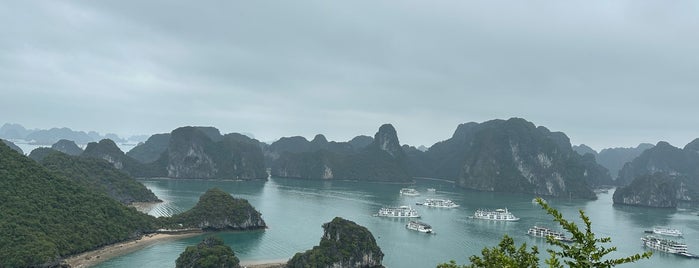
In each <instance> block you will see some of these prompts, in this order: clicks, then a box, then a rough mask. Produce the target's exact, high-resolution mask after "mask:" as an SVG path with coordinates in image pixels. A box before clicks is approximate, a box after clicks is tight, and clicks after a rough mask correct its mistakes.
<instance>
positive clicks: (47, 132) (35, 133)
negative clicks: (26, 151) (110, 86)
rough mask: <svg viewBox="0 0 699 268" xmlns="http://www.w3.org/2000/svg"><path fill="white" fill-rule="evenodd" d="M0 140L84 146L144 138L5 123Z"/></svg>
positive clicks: (141, 137)
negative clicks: (67, 141) (101, 141)
mask: <svg viewBox="0 0 699 268" xmlns="http://www.w3.org/2000/svg"><path fill="white" fill-rule="evenodd" d="M0 138H2V139H8V140H26V141H29V142H31V143H32V144H38V145H51V144H54V143H56V142H58V141H59V140H62V139H64V140H70V141H73V142H75V143H78V144H86V143H88V142H95V141H99V140H102V139H110V140H112V141H115V142H118V143H124V142H127V140H130V141H133V142H141V141H143V140H144V138H146V137H144V136H141V135H139V136H132V137H130V138H129V139H125V138H121V137H119V136H117V135H116V134H112V133H108V134H105V135H100V134H99V133H97V132H95V131H89V132H85V131H75V130H72V129H70V128H66V127H64V128H51V129H26V128H24V126H22V125H20V124H9V123H6V124H4V125H2V127H0Z"/></svg>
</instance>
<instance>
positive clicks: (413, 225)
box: [405, 221, 432, 234]
mask: <svg viewBox="0 0 699 268" xmlns="http://www.w3.org/2000/svg"><path fill="white" fill-rule="evenodd" d="M405 228H408V229H410V230H415V231H418V232H421V233H428V234H429V233H432V226H430V225H429V224H427V223H424V222H419V221H409V222H408V224H406V225H405Z"/></svg>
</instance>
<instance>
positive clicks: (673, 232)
mask: <svg viewBox="0 0 699 268" xmlns="http://www.w3.org/2000/svg"><path fill="white" fill-rule="evenodd" d="M645 232H646V233H648V234H659V235H667V236H682V232H681V231H680V230H677V229H671V228H665V227H653V230H650V231H645Z"/></svg>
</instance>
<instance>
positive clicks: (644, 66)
mask: <svg viewBox="0 0 699 268" xmlns="http://www.w3.org/2000/svg"><path fill="white" fill-rule="evenodd" d="M697 14H699V2H696V1H671V2H668V1H630V0H629V1H565V2H560V1H525V2H522V1H508V2H502V1H438V2H435V1H368V0H362V1H346V2H338V1H332V2H330V1H306V0H304V1H274V2H272V1H246V2H243V1H212V2H208V3H206V4H202V3H198V2H173V1H147V2H129V3H125V2H123V1H87V0H84V1H70V2H68V1H4V2H2V3H0V31H1V32H2V33H3V34H2V35H0V81H2V83H0V93H1V94H2V98H0V124H2V123H19V124H22V125H24V126H25V127H27V128H51V127H69V128H72V129H73V130H84V131H88V130H95V131H98V132H100V133H103V134H104V133H110V132H112V133H117V134H119V135H122V136H128V135H135V134H154V133H163V132H169V131H171V130H172V129H174V128H177V127H179V126H185V125H204V126H214V127H217V128H219V129H220V130H221V131H222V132H224V133H229V132H246V133H252V134H254V135H255V138H257V139H259V140H261V141H273V140H276V139H278V138H280V137H283V136H295V135H301V136H304V137H306V138H309V139H311V138H312V137H313V136H314V135H315V134H318V133H321V134H324V135H325V136H326V137H327V138H328V139H329V140H338V141H344V140H349V139H351V138H352V137H354V136H357V135H373V134H374V133H375V132H376V130H377V129H378V127H379V126H380V125H381V124H383V123H391V124H393V125H394V126H395V127H396V130H397V131H398V136H399V138H400V141H401V143H403V144H410V145H415V146H418V145H425V146H430V145H432V144H434V143H435V142H438V141H441V140H444V139H447V138H449V137H450V136H451V134H452V133H453V131H454V130H455V129H456V127H457V125H458V124H460V123H466V122H472V121H473V122H483V121H487V120H491V119H496V118H500V119H507V118H510V117H521V118H525V119H527V120H529V121H531V122H533V123H534V124H536V125H542V126H545V127H547V128H549V129H550V130H552V131H562V132H565V133H566V134H567V135H568V136H569V137H570V138H571V142H572V143H573V144H580V143H584V144H587V145H589V146H591V147H593V148H594V149H596V150H600V149H602V148H608V147H620V146H623V147H631V146H636V145H637V144H639V143H641V142H648V143H656V142H657V141H660V140H665V141H668V142H670V143H671V144H673V145H675V146H679V147H682V146H684V145H685V144H686V143H688V142H689V141H691V140H693V139H694V138H697V137H699V117H697V116H696V115H697V114H699V105H697V103H696V102H697V100H699V90H697V89H699V75H697V70H699V53H697V49H696V48H697V47H699V35H698V34H697V31H698V30H699V16H697Z"/></svg>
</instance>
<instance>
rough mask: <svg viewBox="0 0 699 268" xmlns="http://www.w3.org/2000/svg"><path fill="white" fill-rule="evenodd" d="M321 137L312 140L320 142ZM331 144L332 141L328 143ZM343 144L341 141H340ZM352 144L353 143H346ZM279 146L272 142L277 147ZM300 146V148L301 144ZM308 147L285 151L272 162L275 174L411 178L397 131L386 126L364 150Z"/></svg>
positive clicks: (366, 178)
mask: <svg viewBox="0 0 699 268" xmlns="http://www.w3.org/2000/svg"><path fill="white" fill-rule="evenodd" d="M317 140H318V137H316V139H314V142H312V143H316V144H318V143H320V142H317ZM328 143H329V144H331V143H332V142H328ZM338 144H340V143H338ZM343 144H345V145H346V146H350V147H351V145H349V143H343ZM273 146H276V145H275V144H272V146H270V147H273ZM297 148H298V147H297ZM325 148H329V147H307V148H306V149H304V150H307V151H302V152H298V151H297V152H291V151H283V152H281V153H280V154H279V157H278V159H276V160H275V161H273V162H272V164H271V167H272V175H273V176H279V177H292V178H306V179H341V180H372V181H410V180H411V179H412V177H411V176H410V174H409V173H408V171H407V170H408V169H407V167H406V160H405V158H406V156H405V152H403V149H402V148H401V147H400V143H399V142H398V137H397V135H396V131H395V129H394V128H393V126H391V125H383V126H381V128H379V131H378V132H377V133H376V138H375V139H374V140H373V142H372V143H371V144H369V145H367V146H366V147H365V148H363V149H360V150H354V149H351V150H350V149H343V150H337V147H336V149H335V150H330V149H325Z"/></svg>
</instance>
